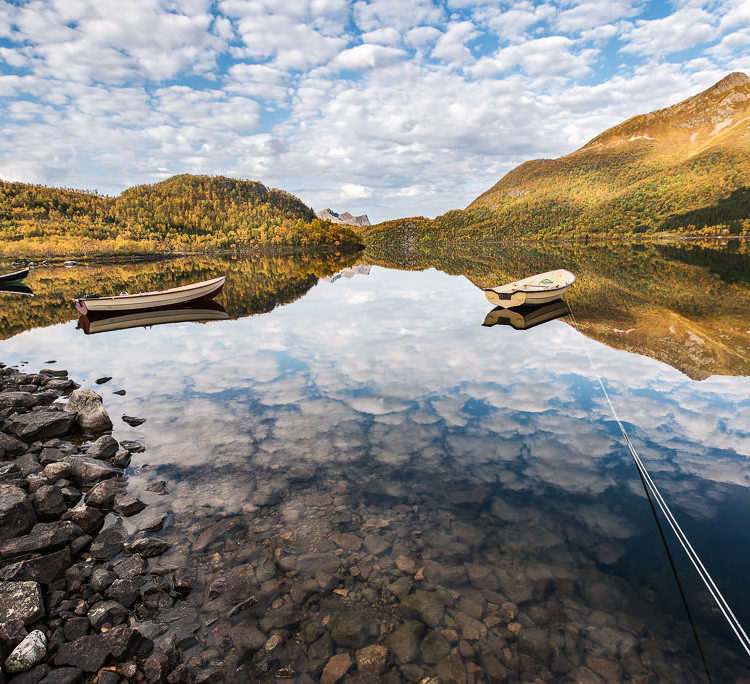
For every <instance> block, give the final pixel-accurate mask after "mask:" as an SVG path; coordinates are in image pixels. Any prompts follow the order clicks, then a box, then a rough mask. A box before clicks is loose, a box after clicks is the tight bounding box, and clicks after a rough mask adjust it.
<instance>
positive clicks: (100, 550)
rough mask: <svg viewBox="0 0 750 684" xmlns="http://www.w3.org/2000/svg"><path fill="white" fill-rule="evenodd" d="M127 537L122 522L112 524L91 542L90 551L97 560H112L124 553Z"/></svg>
mask: <svg viewBox="0 0 750 684" xmlns="http://www.w3.org/2000/svg"><path fill="white" fill-rule="evenodd" d="M125 537H126V533H125V528H124V527H123V526H122V524H119V525H118V524H115V525H112V527H108V528H107V529H106V530H102V531H101V532H100V533H99V536H98V537H97V538H96V539H95V540H94V543H93V544H91V548H90V549H89V553H90V554H91V556H92V558H96V559H97V560H110V559H112V558H114V557H115V556H118V555H120V553H122V549H123V546H124V545H125Z"/></svg>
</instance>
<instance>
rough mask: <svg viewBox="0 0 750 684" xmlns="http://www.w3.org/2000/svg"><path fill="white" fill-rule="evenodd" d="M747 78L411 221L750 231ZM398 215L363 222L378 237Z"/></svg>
mask: <svg viewBox="0 0 750 684" xmlns="http://www.w3.org/2000/svg"><path fill="white" fill-rule="evenodd" d="M748 186H750V78H748V77H747V76H746V75H745V74H739V73H735V74H730V75H729V76H727V77H726V78H724V79H723V80H721V81H720V82H719V83H717V84H716V85H714V86H712V87H711V88H709V89H708V90H706V91H704V92H702V93H700V94H698V95H695V96H694V97H691V98H689V99H687V100H685V101H683V102H680V103H678V104H676V105H674V106H672V107H668V108H666V109H662V110H659V111H655V112H651V113H650V114H644V115H640V116H636V117H633V118H632V119H628V120H627V121H625V122H624V123H622V124H619V125H618V126H615V127H613V128H610V129H609V130H607V131H605V132H604V133H602V134H600V135H598V136H596V137H595V138H594V139H593V140H591V141H590V142H589V143H587V144H586V145H584V146H583V147H582V148H580V149H579V150H577V151H575V152H573V153H571V154H568V155H566V156H564V157H560V158H558V159H537V160H534V161H528V162H525V163H524V164H521V165H520V166H519V167H517V168H516V169H514V170H513V171H511V172H510V173H508V174H507V175H506V176H504V177H503V178H502V179H501V180H500V181H499V182H498V183H496V184H495V185H494V186H493V187H492V188H490V189H489V190H487V191H486V192H485V193H483V194H482V195H480V196H479V197H478V198H477V199H476V200H474V201H473V202H472V203H471V204H470V205H469V206H468V207H467V208H466V209H464V210H456V211H450V212H448V213H447V214H444V215H443V216H438V217H437V218H436V219H434V220H433V221H425V222H423V223H421V224H420V225H419V226H414V229H412V230H411V232H410V236H411V238H412V239H418V240H423V241H425V242H434V243H442V242H455V241H460V240H467V241H491V240H503V239H513V238H536V239H541V240H547V239H550V238H553V239H554V238H557V237H564V238H568V237H582V236H590V237H612V236H627V235H642V234H654V233H659V232H664V231H669V232H676V233H682V234H685V233H689V234H701V233H722V232H731V233H736V234H739V233H750V201H748V199H750V193H748V191H747V188H748ZM399 232H403V231H402V230H401V229H395V226H394V224H393V222H391V223H390V225H388V224H380V225H376V226H372V227H371V228H369V229H365V231H364V232H363V235H364V236H365V238H366V241H367V242H370V243H382V242H383V241H386V240H388V236H389V235H390V234H391V233H392V234H393V237H394V239H397V238H398V234H399Z"/></svg>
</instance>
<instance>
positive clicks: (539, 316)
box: [482, 299, 570, 330]
mask: <svg viewBox="0 0 750 684" xmlns="http://www.w3.org/2000/svg"><path fill="white" fill-rule="evenodd" d="M569 313H570V308H569V307H568V304H567V302H565V301H564V300H562V299H558V300H556V301H554V302H549V303H548V304H536V305H534V304H526V305H524V306H519V307H516V308H515V309H504V308H503V307H501V306H498V307H497V308H495V309H492V311H490V312H489V313H488V314H487V315H486V316H485V318H484V323H482V325H483V326H485V327H488V328H489V327H492V326H493V325H510V326H512V327H514V328H515V329H516V330H528V329H529V328H533V327H534V326H535V325H541V324H542V323H546V322H547V321H552V320H554V319H555V318H560V317H561V316H565V315H566V314H569Z"/></svg>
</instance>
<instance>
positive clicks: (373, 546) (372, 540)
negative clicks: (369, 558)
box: [365, 534, 391, 556]
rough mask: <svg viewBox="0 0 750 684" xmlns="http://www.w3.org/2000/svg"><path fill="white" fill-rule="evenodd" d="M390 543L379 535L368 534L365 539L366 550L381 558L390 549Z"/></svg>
mask: <svg viewBox="0 0 750 684" xmlns="http://www.w3.org/2000/svg"><path fill="white" fill-rule="evenodd" d="M390 546H391V545H390V543H389V542H388V541H386V540H385V539H383V537H381V536H380V535H379V534H368V535H367V536H366V537H365V548H366V549H367V550H368V551H369V552H370V553H371V554H372V555H373V556H379V555H380V554H381V553H384V552H385V551H386V550H387V549H388V548H390Z"/></svg>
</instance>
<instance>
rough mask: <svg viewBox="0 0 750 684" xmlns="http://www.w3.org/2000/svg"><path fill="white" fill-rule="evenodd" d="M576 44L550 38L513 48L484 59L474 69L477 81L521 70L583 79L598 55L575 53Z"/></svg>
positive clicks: (533, 74)
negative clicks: (480, 78) (518, 68)
mask: <svg viewBox="0 0 750 684" xmlns="http://www.w3.org/2000/svg"><path fill="white" fill-rule="evenodd" d="M573 48H574V43H573V41H572V40H571V39H570V38H568V37H566V36H546V37H544V38H537V39H536V40H529V41H526V42H524V43H519V44H518V45H510V46H508V47H505V48H502V49H500V50H498V51H497V52H496V53H495V54H494V55H493V56H492V57H483V58H482V59H480V60H479V61H478V62H477V64H476V66H475V67H472V68H471V69H470V71H471V73H472V74H474V75H475V76H477V77H487V76H495V75H498V74H503V73H507V72H509V71H512V70H513V69H514V68H516V67H521V68H522V69H523V70H524V71H525V72H526V73H528V74H530V75H532V76H543V75H553V76H554V75H565V76H571V77H574V76H581V75H583V74H585V73H586V72H587V71H588V70H589V68H590V67H589V64H590V62H591V61H592V59H593V57H594V55H595V53H594V51H592V50H583V51H580V52H578V53H576V52H573Z"/></svg>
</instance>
